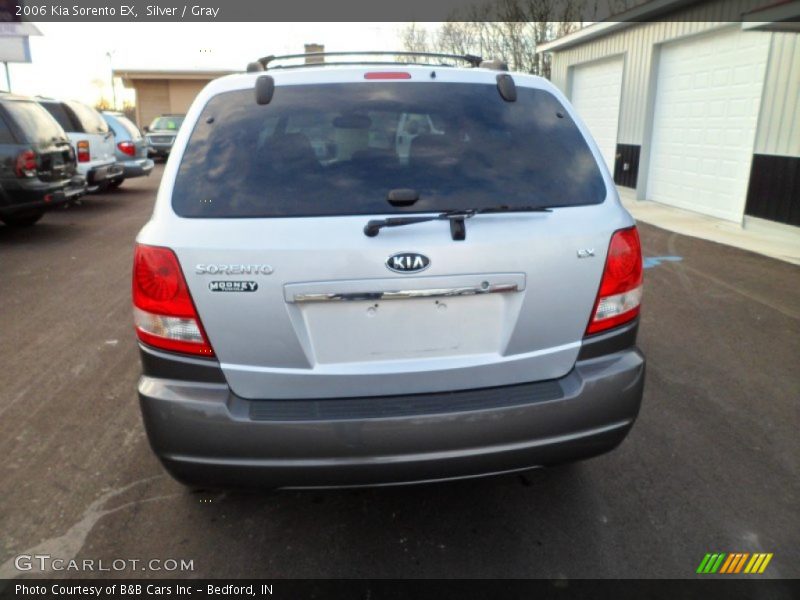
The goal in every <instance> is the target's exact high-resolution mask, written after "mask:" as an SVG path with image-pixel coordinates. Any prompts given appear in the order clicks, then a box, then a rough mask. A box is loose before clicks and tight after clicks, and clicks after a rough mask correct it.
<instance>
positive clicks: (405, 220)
mask: <svg viewBox="0 0 800 600" xmlns="http://www.w3.org/2000/svg"><path fill="white" fill-rule="evenodd" d="M476 212H477V211H475V210H473V209H469V210H447V211H445V212H442V213H439V214H438V215H428V216H425V217H389V218H387V219H372V220H371V221H369V222H368V223H367V224H366V225H364V235H366V236H367V237H375V236H376V235H378V233H380V230H381V229H383V228H384V227H401V226H403V225H414V224H415V223H427V222H429V221H446V220H449V221H450V222H451V223H452V222H453V220H460V221H461V222H462V223H463V221H464V219H469V218H470V217H472V216H474V215H475V214H476Z"/></svg>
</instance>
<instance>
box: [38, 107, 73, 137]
mask: <svg viewBox="0 0 800 600" xmlns="http://www.w3.org/2000/svg"><path fill="white" fill-rule="evenodd" d="M42 106H44V107H45V108H46V109H47V112H49V113H50V114H51V115H53V118H54V119H55V120H56V121H58V124H59V125H61V128H62V129H63V130H64V131H75V128H76V127H77V126H78V125H77V124H76V123H74V122H73V120H72V117H70V115H69V113H68V112H67V109H66V108H65V107H64V105H63V104H61V103H60V102H42Z"/></svg>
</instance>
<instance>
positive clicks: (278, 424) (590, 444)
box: [139, 349, 645, 487]
mask: <svg viewBox="0 0 800 600" xmlns="http://www.w3.org/2000/svg"><path fill="white" fill-rule="evenodd" d="M644 371H645V364H644V358H643V357H642V355H641V353H640V352H639V351H638V350H636V349H630V350H626V351H623V352H618V353H616V354H612V355H608V356H603V357H599V358H595V359H591V360H586V361H579V362H578V363H576V365H575V368H574V369H573V370H572V371H571V372H570V373H569V374H567V375H566V376H565V377H563V378H561V379H558V380H556V381H545V382H537V383H531V384H525V385H515V386H507V387H500V388H487V389H473V390H462V391H456V392H451V393H449V394H421V395H415V396H408V397H406V398H403V397H396V396H395V397H384V398H372V399H370V398H354V399H334V400H327V399H326V400H297V401H283V400H280V401H259V400H247V399H244V398H239V397H237V396H235V395H234V394H232V393H231V391H230V389H229V388H228V387H227V385H226V384H216V383H199V382H194V383H192V382H187V381H179V380H165V379H159V378H154V377H148V376H144V377H142V378H141V380H140V382H139V398H140V402H141V406H142V413H143V416H144V422H145V427H146V429H147V434H148V437H149V440H150V443H151V446H152V447H153V449H154V451H155V452H156V454H157V455H158V456H159V458H160V459H161V461H162V463H163V464H164V465H165V467H166V468H167V470H168V471H169V472H170V473H172V474H173V475H174V476H175V477H176V478H177V479H179V480H181V481H183V482H186V483H191V484H195V485H206V486H220V487H236V486H248V487H249V486H267V487H317V486H334V487H336V486H348V485H356V486H362V485H383V484H390V483H397V482H406V483H410V482H415V481H434V480H444V479H457V478H461V477H475V476H482V475H485V474H487V473H496V472H502V471H509V470H515V469H525V468H532V467H537V466H543V465H550V464H556V463H559V462H565V461H572V460H579V459H582V458H587V457H589V456H594V455H597V454H601V453H603V452H607V451H608V450H611V449H612V448H614V447H615V446H616V445H617V444H619V443H620V442H621V441H622V440H623V439H624V437H625V435H626V433H627V431H628V430H629V428H630V426H631V425H632V423H633V421H634V420H635V419H636V416H637V414H638V412H639V405H640V403H641V399H642V390H643V387H644ZM292 402H296V403H297V405H296V406H291V403H292ZM412 409H413V413H412V412H410V411H411V410H412ZM254 415H255V417H256V418H254Z"/></svg>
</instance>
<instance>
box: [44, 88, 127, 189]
mask: <svg viewBox="0 0 800 600" xmlns="http://www.w3.org/2000/svg"><path fill="white" fill-rule="evenodd" d="M37 100H38V101H39V104H41V105H42V106H44V107H45V108H46V109H47V110H48V112H49V113H50V114H51V115H53V117H54V118H55V120H56V121H58V123H59V125H61V127H62V128H63V129H64V131H66V132H67V135H68V136H69V139H70V142H72V146H73V148H74V150H75V154H76V155H77V157H78V172H79V173H80V174H81V175H83V176H84V177H86V181H87V182H88V183H89V191H90V192H96V191H99V190H103V189H106V188H107V187H108V186H109V185H118V184H119V183H121V182H122V180H123V179H124V177H125V175H124V172H123V168H122V165H120V164H118V163H117V160H116V158H114V151H115V146H114V134H113V133H112V132H111V129H110V128H109V126H108V124H107V123H106V122H105V119H103V117H102V116H101V115H100V113H99V112H97V111H96V110H95V109H94V108H92V107H91V106H88V105H86V104H83V103H82V102H77V101H75V100H65V101H62V100H54V99H52V98H43V97H38V98H37Z"/></svg>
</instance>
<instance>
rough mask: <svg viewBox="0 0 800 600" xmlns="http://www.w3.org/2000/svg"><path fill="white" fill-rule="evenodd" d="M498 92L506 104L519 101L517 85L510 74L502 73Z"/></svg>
mask: <svg viewBox="0 0 800 600" xmlns="http://www.w3.org/2000/svg"><path fill="white" fill-rule="evenodd" d="M497 91H498V92H500V96H501V97H502V98H503V100H505V101H506V102H516V101H517V85H516V84H515V83H514V78H513V77H511V75H509V74H508V73H500V74H499V75H498V76H497Z"/></svg>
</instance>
